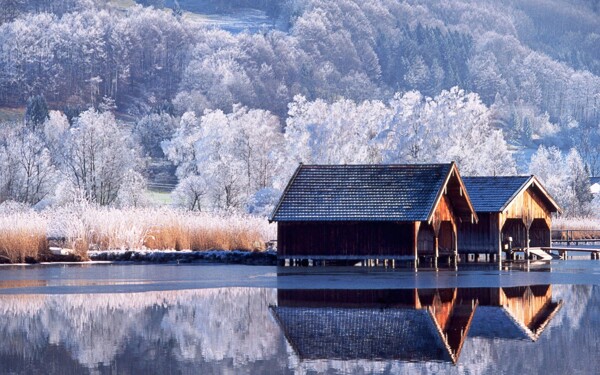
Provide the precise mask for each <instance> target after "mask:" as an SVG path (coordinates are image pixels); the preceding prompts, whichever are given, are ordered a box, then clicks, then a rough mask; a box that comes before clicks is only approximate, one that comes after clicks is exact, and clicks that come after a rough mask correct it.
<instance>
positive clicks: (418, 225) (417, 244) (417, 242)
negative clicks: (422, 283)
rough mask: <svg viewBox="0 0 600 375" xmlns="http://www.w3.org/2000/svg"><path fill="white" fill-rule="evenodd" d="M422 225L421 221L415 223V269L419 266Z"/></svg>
mask: <svg viewBox="0 0 600 375" xmlns="http://www.w3.org/2000/svg"><path fill="white" fill-rule="evenodd" d="M420 227H421V222H420V221H415V222H414V223H413V254H414V257H415V262H414V263H415V269H416V268H417V267H418V266H419V249H418V247H419V228H420Z"/></svg>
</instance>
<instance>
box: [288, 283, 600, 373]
mask: <svg viewBox="0 0 600 375" xmlns="http://www.w3.org/2000/svg"><path fill="white" fill-rule="evenodd" d="M552 298H553V299H554V300H563V305H562V308H561V309H560V310H559V311H558V313H557V316H556V317H555V318H554V319H552V320H551V321H550V323H549V325H548V327H547V328H546V330H545V331H544V332H543V334H541V335H540V336H539V338H537V341H535V342H533V341H531V340H524V339H518V340H515V339H501V338H497V337H473V336H469V337H468V338H467V339H466V340H465V343H464V346H463V349H462V354H461V356H460V360H459V361H458V363H457V365H452V364H450V363H443V362H413V363H407V362H400V361H369V360H353V361H341V360H317V361H299V360H298V359H297V358H296V357H294V355H293V352H292V351H290V353H289V354H288V355H289V357H290V361H289V363H290V367H291V368H295V369H297V370H298V371H299V372H301V373H311V372H317V373H363V374H365V373H378V374H429V373H444V374H465V373H468V374H490V373H507V374H513V373H514V374H516V373H547V374H554V373H570V372H571V373H572V372H573V371H571V370H570V369H576V371H575V372H578V373H594V372H595V371H597V370H596V369H597V368H598V367H599V366H600V362H599V360H598V358H597V356H596V353H597V351H598V350H600V347H599V346H598V344H597V341H596V340H597V339H596V335H597V334H598V327H600V311H599V310H600V288H599V287H592V286H585V285H554V286H552ZM480 302H482V301H480ZM481 310H483V309H481ZM483 328H484V329H483V330H485V327H483Z"/></svg>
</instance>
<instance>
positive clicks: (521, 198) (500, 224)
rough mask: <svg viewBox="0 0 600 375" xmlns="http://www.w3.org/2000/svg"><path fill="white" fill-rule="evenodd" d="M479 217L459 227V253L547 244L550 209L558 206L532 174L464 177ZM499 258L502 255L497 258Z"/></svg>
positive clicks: (499, 253)
mask: <svg viewBox="0 0 600 375" xmlns="http://www.w3.org/2000/svg"><path fill="white" fill-rule="evenodd" d="M463 181H464V184H465V185H466V188H467V191H468V192H469V197H470V198H471V202H472V203H473V206H474V207H475V211H476V212H477V216H478V218H479V221H478V222H477V223H463V224H462V225H460V227H459V230H458V252H459V254H491V255H492V258H495V257H496V256H499V257H501V256H502V251H503V250H504V251H508V250H518V251H527V250H529V248H530V247H550V244H551V233H550V231H551V228H552V213H554V212H559V213H560V212H561V209H560V207H559V206H558V204H557V203H556V202H555V201H554V199H553V198H552V197H551V196H550V194H548V192H547V191H546V189H545V188H544V187H543V185H542V184H541V183H540V181H539V180H538V179H537V178H536V177H535V176H502V177H500V176H498V177H496V176H494V177H465V178H464V179H463ZM500 259H501V258H500Z"/></svg>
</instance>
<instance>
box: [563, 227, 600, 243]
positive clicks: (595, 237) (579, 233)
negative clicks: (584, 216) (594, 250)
mask: <svg viewBox="0 0 600 375" xmlns="http://www.w3.org/2000/svg"><path fill="white" fill-rule="evenodd" d="M552 242H553V243H558V244H566V245H578V244H580V243H581V244H583V243H589V244H594V243H600V230H595V229H558V230H553V231H552Z"/></svg>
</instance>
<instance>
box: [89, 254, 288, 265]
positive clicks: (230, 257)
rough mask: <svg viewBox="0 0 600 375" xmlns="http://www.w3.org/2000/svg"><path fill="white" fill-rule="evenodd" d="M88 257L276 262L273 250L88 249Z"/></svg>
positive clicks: (92, 258) (165, 260) (197, 261)
mask: <svg viewBox="0 0 600 375" xmlns="http://www.w3.org/2000/svg"><path fill="white" fill-rule="evenodd" d="M88 257H89V258H90V260H92V261H109V262H144V263H205V262H206V263H225V264H249V265H276V264H277V253H276V252H275V251H243V250H231V251H229V250H228V251H224V250H209V251H191V250H180V251H176V250H106V251H88Z"/></svg>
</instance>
